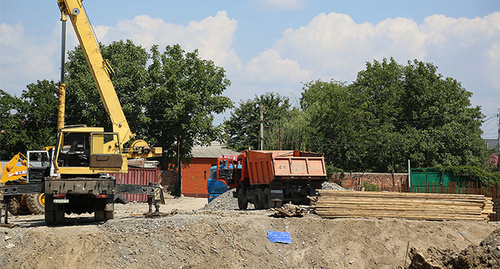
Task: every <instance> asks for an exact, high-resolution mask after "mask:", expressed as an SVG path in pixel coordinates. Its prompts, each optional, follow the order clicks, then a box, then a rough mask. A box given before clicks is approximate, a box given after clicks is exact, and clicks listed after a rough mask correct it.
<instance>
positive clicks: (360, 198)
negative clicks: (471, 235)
mask: <svg viewBox="0 0 500 269" xmlns="http://www.w3.org/2000/svg"><path fill="white" fill-rule="evenodd" d="M319 193H320V196H319V197H318V199H317V202H316V203H314V205H313V207H314V208H315V211H316V213H317V214H318V215H320V216H322V217H327V218H332V217H371V218H406V219H423V220H483V221H484V220H488V214H491V212H493V203H492V202H490V201H491V199H488V198H489V197H485V196H484V195H468V194H435V193H391V192H357V191H330V190H319Z"/></svg>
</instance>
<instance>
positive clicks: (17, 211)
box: [9, 197, 30, 215]
mask: <svg viewBox="0 0 500 269" xmlns="http://www.w3.org/2000/svg"><path fill="white" fill-rule="evenodd" d="M19 198H20V197H11V198H10V201H9V212H10V213H11V214H12V215H28V214H29V213H30V210H29V209H28V208H27V207H23V206H21V203H20V201H19Z"/></svg>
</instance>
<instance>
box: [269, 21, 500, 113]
mask: <svg viewBox="0 0 500 269" xmlns="http://www.w3.org/2000/svg"><path fill="white" fill-rule="evenodd" d="M499 48H500V12H494V13H492V14H490V15H487V16H485V17H482V18H479V17H478V18H473V19H467V18H450V17H446V16H443V15H432V16H429V17H427V18H426V19H425V20H424V22H423V23H421V24H417V23H416V22H415V21H413V20H412V19H408V18H395V19H386V20H384V21H381V22H379V23H377V24H372V23H367V22H365V23H359V24H358V23H356V22H354V21H353V20H352V18H351V17H349V16H348V15H345V14H338V13H330V14H320V15H318V16H316V17H315V18H314V19H312V20H311V21H310V22H309V23H308V24H307V25H305V26H303V27H300V28H298V29H286V30H285V31H284V32H283V36H282V37H281V38H280V39H279V40H278V41H277V42H276V43H275V44H274V46H273V49H275V50H276V51H277V53H279V55H281V57H282V58H286V59H290V60H293V61H295V62H296V64H297V65H298V66H299V67H300V69H306V70H311V71H312V72H314V76H315V77H316V78H321V79H332V78H333V79H336V80H341V81H352V80H354V79H355V78H356V74H357V72H359V71H361V70H363V69H364V65H365V62H367V61H368V62H371V61H372V60H373V59H376V60H382V58H384V57H385V58H389V57H394V58H395V59H396V60H397V61H398V62H399V63H400V64H406V63H407V61H408V60H413V59H418V60H421V61H426V62H431V63H433V64H435V65H436V66H437V67H439V70H438V72H439V73H442V74H443V75H444V76H450V77H453V78H455V79H457V80H458V81H461V82H462V85H463V86H464V87H465V88H466V89H467V90H469V91H472V92H473V93H474V97H473V102H474V103H475V104H483V103H484V105H483V111H489V110H492V111H495V110H496V108H497V106H498V103H500V100H499V99H498V98H499V97H498V93H499V92H500V76H499V74H500V53H499V51H500V50H499ZM481 98H490V99H491V98H492V99H493V100H495V101H494V102H496V105H493V102H484V100H483V99H481Z"/></svg>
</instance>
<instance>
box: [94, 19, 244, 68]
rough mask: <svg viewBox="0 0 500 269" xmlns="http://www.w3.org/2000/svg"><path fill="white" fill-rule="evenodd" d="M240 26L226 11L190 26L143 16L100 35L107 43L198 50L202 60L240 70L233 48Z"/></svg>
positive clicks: (104, 29) (103, 29) (100, 31)
mask: <svg viewBox="0 0 500 269" xmlns="http://www.w3.org/2000/svg"><path fill="white" fill-rule="evenodd" d="M237 26H238V23H237V21H236V20H234V19H230V18H228V17H227V12H226V11H219V12H217V14H216V15H215V16H213V17H211V16H210V17H207V18H205V19H203V20H201V21H191V22H189V23H188V25H186V26H184V25H177V24H172V23H167V22H165V21H163V20H162V19H160V18H152V17H150V16H148V15H140V16H136V17H135V18H134V19H132V20H120V21H119V22H118V23H117V25H116V26H99V27H97V28H96V32H97V35H98V36H99V39H100V40H101V41H102V42H104V43H110V42H112V41H115V40H121V39H131V40H133V41H134V43H135V44H138V45H141V46H143V47H146V48H149V47H150V46H151V45H153V44H157V45H159V48H160V50H161V49H163V48H164V47H165V46H166V45H173V44H180V45H181V46H182V48H183V49H184V50H186V51H193V50H195V49H198V51H199V54H200V57H202V58H204V59H210V60H213V61H214V62H215V63H216V64H217V65H220V66H224V67H226V69H227V68H232V69H237V70H239V69H241V68H242V64H241V60H240V59H239V58H238V56H237V55H236V52H235V51H234V49H233V48H232V44H233V37H234V33H235V32H236V29H237Z"/></svg>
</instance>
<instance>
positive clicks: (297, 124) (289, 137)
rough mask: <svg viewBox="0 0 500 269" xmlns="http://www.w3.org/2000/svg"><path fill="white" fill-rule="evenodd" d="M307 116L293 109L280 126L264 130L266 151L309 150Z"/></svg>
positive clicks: (297, 109) (295, 108)
mask: <svg viewBox="0 0 500 269" xmlns="http://www.w3.org/2000/svg"><path fill="white" fill-rule="evenodd" d="M307 125H308V124H307V117H306V114H305V113H304V112H303V111H302V110H300V109H299V108H297V107H293V108H292V109H291V110H290V111H289V112H288V116H287V117H283V118H282V119H281V121H280V122H279V124H278V125H273V126H269V128H268V129H265V130H264V139H265V140H264V142H265V143H264V147H265V148H266V149H282V150H290V149H298V150H305V151H306V150H308V148H307V144H308V142H310V139H309V134H308V132H307V131H308V130H307Z"/></svg>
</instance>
